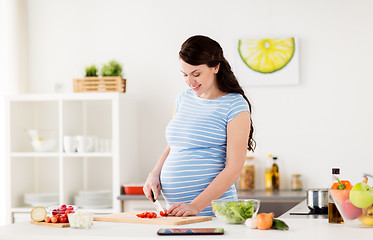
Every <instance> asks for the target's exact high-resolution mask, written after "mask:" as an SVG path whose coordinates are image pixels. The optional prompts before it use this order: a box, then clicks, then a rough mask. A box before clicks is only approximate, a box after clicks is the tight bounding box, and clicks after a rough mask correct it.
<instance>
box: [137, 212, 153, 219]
mask: <svg viewBox="0 0 373 240" xmlns="http://www.w3.org/2000/svg"><path fill="white" fill-rule="evenodd" d="M136 216H137V217H139V218H156V217H157V214H156V213H155V212H143V213H139V214H136Z"/></svg>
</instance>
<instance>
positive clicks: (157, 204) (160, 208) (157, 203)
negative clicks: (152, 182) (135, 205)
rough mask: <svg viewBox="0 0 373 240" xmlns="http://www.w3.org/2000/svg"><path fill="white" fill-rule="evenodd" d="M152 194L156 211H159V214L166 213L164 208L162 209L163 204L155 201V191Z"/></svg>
mask: <svg viewBox="0 0 373 240" xmlns="http://www.w3.org/2000/svg"><path fill="white" fill-rule="evenodd" d="M151 192H152V201H153V203H154V207H155V209H156V210H157V212H158V213H159V212H164V210H163V207H162V206H161V204H160V203H159V202H158V200H155V199H154V193H153V191H151Z"/></svg>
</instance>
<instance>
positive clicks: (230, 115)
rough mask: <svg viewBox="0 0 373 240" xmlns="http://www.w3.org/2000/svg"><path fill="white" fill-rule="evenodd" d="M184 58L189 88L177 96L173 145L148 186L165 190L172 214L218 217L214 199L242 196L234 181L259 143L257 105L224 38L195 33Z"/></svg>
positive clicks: (170, 142)
mask: <svg viewBox="0 0 373 240" xmlns="http://www.w3.org/2000/svg"><path fill="white" fill-rule="evenodd" d="M179 57H180V68H181V72H182V74H183V75H184V78H185V82H186V83H187V85H188V86H189V89H187V90H185V91H184V92H182V93H180V94H179V96H178V97H177V99H176V104H175V110H174V114H173V118H172V120H171V121H170V122H169V124H168V126H167V129H166V138H167V142H168V144H167V146H166V149H165V150H164V151H163V153H162V154H161V156H160V158H159V159H158V161H157V163H156V165H155V167H154V168H153V170H152V171H151V172H150V173H149V176H148V178H147V180H146V182H145V184H144V188H143V190H144V194H145V195H146V197H147V198H149V199H151V196H152V192H153V193H154V198H155V199H157V198H158V195H159V193H160V191H162V194H163V197H164V199H165V200H166V202H167V207H168V210H167V211H168V213H169V214H170V215H174V216H193V215H197V214H198V215H203V216H213V215H214V214H213V212H212V210H211V205H210V204H211V201H212V200H216V199H219V200H230V201H236V200H237V191H236V188H235V186H234V182H235V181H236V180H237V178H238V177H239V175H240V173H241V169H242V167H243V164H244V162H245V157H246V153H247V150H249V151H253V150H254V148H255V141H254V140H253V137H252V136H253V125H252V121H251V115H250V113H251V105H250V102H249V100H248V99H247V97H246V96H245V94H244V91H243V90H242V88H241V87H240V85H239V83H238V81H237V79H236V77H235V76H234V74H233V72H232V70H231V67H230V65H229V63H228V62H227V60H226V59H225V58H224V55H223V50H222V48H221V47H220V45H219V43H217V42H216V41H214V40H212V39H211V38H208V37H205V36H193V37H190V38H189V39H188V40H186V41H185V42H184V43H183V45H182V46H181V50H180V52H179Z"/></svg>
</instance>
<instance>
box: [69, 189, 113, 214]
mask: <svg viewBox="0 0 373 240" xmlns="http://www.w3.org/2000/svg"><path fill="white" fill-rule="evenodd" d="M75 205H78V206H79V208H90V209H99V208H111V207H113V199H112V195H111V191H110V190H101V191H79V194H78V195H77V196H75Z"/></svg>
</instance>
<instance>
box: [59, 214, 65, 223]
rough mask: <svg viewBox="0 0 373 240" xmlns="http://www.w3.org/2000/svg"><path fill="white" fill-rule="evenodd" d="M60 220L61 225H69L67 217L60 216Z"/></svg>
mask: <svg viewBox="0 0 373 240" xmlns="http://www.w3.org/2000/svg"><path fill="white" fill-rule="evenodd" d="M58 220H59V221H60V223H67V217H66V216H65V215H62V216H60V218H59V219H58Z"/></svg>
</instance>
